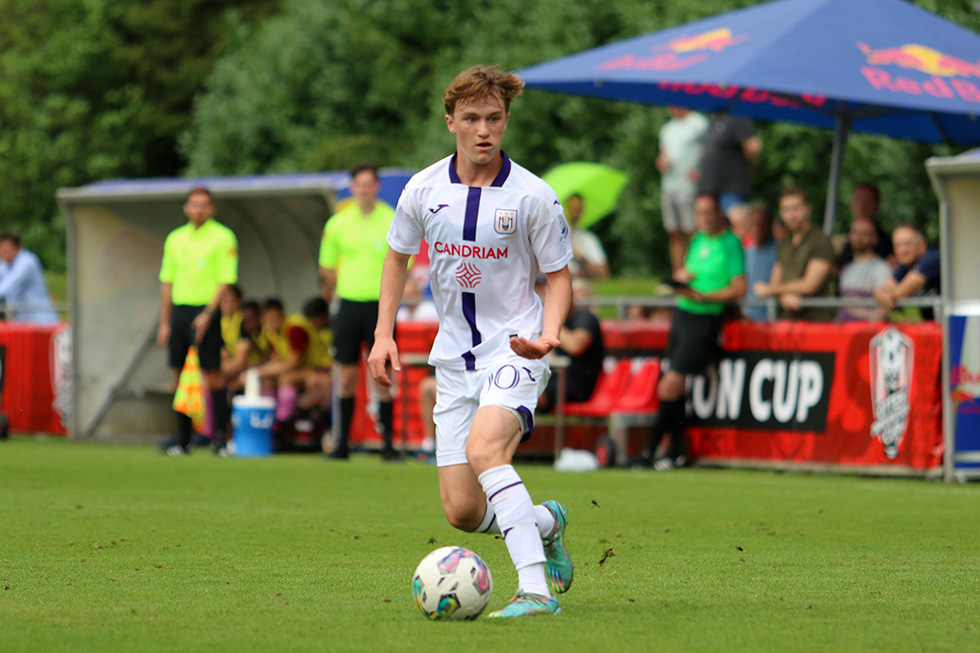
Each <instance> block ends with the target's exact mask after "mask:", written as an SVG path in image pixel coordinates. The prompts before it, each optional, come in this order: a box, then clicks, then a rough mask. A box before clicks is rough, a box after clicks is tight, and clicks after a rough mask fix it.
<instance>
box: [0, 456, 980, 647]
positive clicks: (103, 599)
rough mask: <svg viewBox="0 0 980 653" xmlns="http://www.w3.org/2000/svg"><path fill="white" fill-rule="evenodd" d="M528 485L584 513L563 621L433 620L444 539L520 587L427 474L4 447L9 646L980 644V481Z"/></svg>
mask: <svg viewBox="0 0 980 653" xmlns="http://www.w3.org/2000/svg"><path fill="white" fill-rule="evenodd" d="M519 471H520V473H521V474H522V475H523V477H524V479H525V480H526V482H527V484H528V487H529V488H530V490H531V495H532V496H533V497H534V499H535V501H538V502H540V501H542V500H544V499H548V498H558V499H560V500H561V501H563V502H565V503H566V504H567V505H568V506H569V510H570V512H569V517H570V520H571V524H570V527H569V531H568V533H569V535H568V542H569V548H570V552H571V553H572V555H573V558H574V559H575V562H576V565H577V571H576V579H575V584H574V586H573V587H572V589H571V591H570V592H569V593H568V594H566V595H565V596H564V597H563V598H562V609H563V613H562V614H560V615H558V616H555V617H548V618H544V617H542V618H536V619H528V620H518V621H511V620H500V621H490V620H487V619H483V618H481V619H480V620H478V621H476V622H461V623H456V622H446V623H434V622H429V621H427V620H426V619H424V618H423V617H422V615H421V614H420V613H419V612H418V611H417V609H416V608H415V606H414V604H413V602H412V599H411V595H410V590H409V584H410V580H411V574H412V571H413V570H414V568H415V566H416V564H417V563H418V561H419V560H421V558H422V557H423V556H424V555H425V554H426V553H428V552H429V551H431V550H432V549H434V548H436V547H438V546H443V545H448V544H461V545H464V546H467V547H469V548H472V549H474V550H476V551H477V552H478V553H479V554H480V555H481V556H483V557H484V559H485V560H486V561H487V562H488V564H489V565H490V568H491V570H492V572H493V575H494V587H495V590H494V599H493V601H492V602H491V606H490V609H496V608H498V607H500V606H502V605H503V604H504V603H505V602H506V600H507V599H508V598H509V596H510V595H511V594H512V592H513V590H514V589H515V586H516V574H515V572H514V571H513V568H512V567H511V564H510V561H509V558H508V557H507V553H506V550H505V547H504V544H503V543H502V542H501V541H499V540H497V539H494V538H490V537H487V536H478V535H470V534H466V533H460V532H457V531H454V530H453V529H452V528H451V527H450V526H449V525H448V524H446V522H445V520H444V519H443V517H442V513H441V509H440V506H439V500H438V488H437V481H436V473H435V469H434V468H432V467H429V466H425V465H421V464H417V463H408V464H403V465H391V464H388V465H385V464H382V463H381V462H380V461H379V460H377V459H376V458H374V457H355V458H354V459H352V460H351V461H350V462H349V463H347V464H344V463H333V462H328V461H325V460H323V459H322V458H320V457H318V456H312V455H305V456H304V455H277V456H274V457H271V458H264V459H228V460H223V459H217V458H214V457H212V456H210V455H208V454H205V453H198V454H196V455H194V456H191V457H189V458H177V459H174V458H168V457H166V456H162V455H160V454H159V453H157V452H156V451H155V450H153V449H151V448H148V447H110V446H105V445H99V444H90V443H78V442H68V441H64V440H61V439H49V440H35V439H28V438H15V439H13V440H11V441H8V442H0V650H3V651H67V650H72V651H88V650H91V651H95V650H98V651H107V650H109V651H123V650H179V651H195V650H199V651H251V650H275V651H302V650H314V649H316V650H371V651H375V650H376V651H412V650H425V651H434V650H443V651H457V650H458V651H471V650H486V651H511V650H538V649H540V650H553V651H605V650H616V651H648V650H662V651H679V650H692V651H722V650H724V651H731V650H744V651H766V650H771V651H854V650H860V651H903V650H929V651H931V650H935V651H941V650H948V651H964V650H978V649H980V601H978V600H977V595H978V590H980V556H978V554H977V550H978V547H977V534H978V531H980V529H978V523H977V514H978V509H977V506H978V500H980V487H977V486H963V485H959V486H947V485H941V484H938V483H930V482H925V481H919V480H891V479H889V480H885V479H867V478H853V477H837V476H805V475H791V474H776V473H767V472H748V471H721V470H678V471H674V472H671V473H668V474H656V473H653V472H633V471H621V470H616V471H602V472H596V473H590V474H560V473H556V472H554V471H552V470H551V469H550V468H548V467H544V466H535V465H523V466H519Z"/></svg>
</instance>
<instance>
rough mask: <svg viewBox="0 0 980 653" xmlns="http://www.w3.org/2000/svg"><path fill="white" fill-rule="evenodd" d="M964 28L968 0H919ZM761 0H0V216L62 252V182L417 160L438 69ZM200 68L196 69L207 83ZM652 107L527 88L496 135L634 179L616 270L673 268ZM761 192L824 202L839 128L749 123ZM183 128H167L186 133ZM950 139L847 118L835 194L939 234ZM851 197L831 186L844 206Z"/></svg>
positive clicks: (43, 249) (511, 65) (439, 84)
mask: <svg viewBox="0 0 980 653" xmlns="http://www.w3.org/2000/svg"><path fill="white" fill-rule="evenodd" d="M916 1H917V4H919V5H921V6H922V7H924V8H926V9H928V10H930V11H934V12H937V13H939V14H940V15H942V16H944V17H946V18H948V19H950V20H952V21H954V22H957V23H959V24H961V25H964V26H965V27H967V28H969V29H973V30H976V29H977V28H978V27H980V25H978V19H977V14H976V10H975V8H974V6H973V4H974V3H973V2H972V0H916ZM755 2H756V0H676V1H673V2H667V1H666V0H656V1H653V2H651V1H649V0H580V1H578V2H567V0H540V1H539V2H534V3H528V2H526V1H525V0H495V1H491V0H473V1H472V2H466V3H463V2H459V1H458V0H424V1H422V2H419V1H418V0H386V1H383V2H380V1H372V0H312V1H310V0H281V1H280V0H244V1H238V0H147V1H146V2H139V3H121V2H111V1H110V0H83V1H81V2H79V1H78V0H0V16H3V20H2V21H0V179H3V183H4V187H3V192H2V193H0V216H3V218H2V221H3V222H2V226H3V227H4V228H13V229H16V230H18V231H20V232H21V233H22V234H24V237H25V241H26V244H27V246H28V247H30V248H31V249H33V250H35V251H36V252H38V253H39V255H41V257H42V259H43V260H44V262H45V263H46V264H47V266H48V267H51V268H54V269H56V270H59V269H63V267H64V237H63V234H64V230H63V224H62V222H61V218H60V216H59V215H58V211H57V209H56V205H55V201H54V193H55V190H56V189H57V188H59V187H62V186H76V185H81V184H85V183H89V182H92V181H97V180H101V179H105V178H114V177H152V176H170V175H175V174H178V173H181V172H185V173H190V174H236V173H261V172H287V171H303V170H318V169H337V168H345V167H348V166H349V165H351V164H352V163H354V162H356V161H358V160H362V159H373V160H375V161H377V162H378V163H379V164H380V165H400V166H408V167H414V168H421V167H423V166H425V165H427V164H429V163H431V162H432V161H434V160H435V159H438V158H440V157H442V156H444V155H445V154H446V153H447V152H448V151H449V149H450V148H451V147H452V143H453V141H452V138H451V136H450V135H449V134H448V133H447V132H446V129H445V125H444V122H443V120H442V115H443V111H442V108H441V101H440V100H441V95H442V91H443V89H444V88H445V86H446V84H447V83H448V80H449V79H450V78H451V76H452V75H453V74H455V73H456V72H458V71H459V70H460V69H461V68H463V67H465V66H467V65H471V64H474V63H499V64H501V66H502V67H504V68H505V69H519V68H522V67H525V66H529V65H532V64H536V63H540V62H543V61H548V60H550V59H554V58H556V57H560V56H563V55H566V54H570V53H573V52H577V51H581V50H585V49H588V48H592V47H595V46H598V45H602V44H605V43H609V42H611V41H616V40H621V39H624V38H628V37H631V36H635V35H638V34H643V33H647V32H651V31H653V30H657V29H663V28H666V27H670V26H673V25H678V24H682V23H686V22H689V21H692V20H697V19H700V18H704V17H706V16H710V15H713V14H717V13H721V12H724V11H729V10H731V9H734V8H737V7H744V6H748V5H751V4H755ZM205 81H206V84H205ZM665 120H666V113H665V111H664V110H663V109H662V108H657V107H644V106H637V105H630V104H625V103H616V102H608V101H602V100H595V99H588V98H577V97H570V96H565V95H558V94H550V93H543V92H540V91H528V92H527V93H526V94H525V97H524V98H522V99H520V100H518V102H517V103H516V104H515V106H514V113H513V117H512V120H511V123H510V128H509V131H510V134H509V136H508V140H507V143H506V146H507V149H508V152H509V153H510V154H511V155H512V156H513V157H514V158H515V160H517V161H519V162H520V163H521V164H523V165H525V166H527V167H528V168H530V169H531V170H534V171H535V172H538V173H543V172H545V171H546V170H547V169H549V168H550V167H552V166H554V165H556V164H558V163H561V162H565V161H571V160H593V161H601V162H605V163H609V164H611V165H615V166H617V167H619V168H621V169H623V170H625V171H626V172H628V173H629V174H630V175H631V177H632V179H633V181H632V183H631V184H630V186H629V187H627V189H626V191H625V193H624V196H623V201H622V204H621V206H620V208H619V211H618V213H617V215H615V216H613V217H611V218H607V219H606V221H604V223H603V224H601V225H600V226H599V227H597V231H598V232H599V233H600V235H601V237H602V238H603V240H604V241H605V243H606V246H607V249H608V250H609V251H610V252H612V253H615V256H614V257H613V261H612V263H613V267H614V271H615V272H617V273H620V274H623V273H625V274H650V273H652V272H655V271H659V272H662V271H663V270H664V269H665V267H666V261H667V250H666V238H665V237H664V235H663V231H662V228H661V222H660V201H659V176H658V175H657V173H656V172H655V170H654V167H653V160H654V157H655V153H656V149H657V138H656V137H657V132H658V129H659V126H660V125H661V124H663V122H664V121H665ZM759 129H760V133H761V135H762V137H763V140H764V143H765V149H764V152H763V157H762V160H761V162H760V165H759V168H758V170H757V171H756V177H757V179H756V181H757V184H756V187H757V195H758V199H765V200H766V201H769V202H770V203H772V202H773V200H774V198H775V196H776V195H777V194H778V190H779V188H780V187H781V186H783V185H784V184H786V183H790V182H793V183H799V184H801V185H803V186H804V187H806V188H807V189H809V190H810V191H811V194H812V195H813V197H814V198H815V199H816V201H815V206H814V209H815V212H816V213H817V214H818V215H819V214H820V212H821V211H822V204H823V202H822V201H821V200H820V198H822V197H823V195H824V193H825V189H826V176H827V172H826V171H827V168H828V160H829V156H830V142H831V134H830V133H829V132H826V131H817V130H811V129H807V128H803V127H798V126H793V125H778V124H773V125H760V126H759ZM178 141H179V146H178ZM936 153H938V154H945V153H951V150H948V149H946V148H930V147H926V146H921V145H916V144H911V143H902V142H896V141H889V140H887V139H879V138H873V137H864V136H853V137H852V139H851V142H850V145H849V147H848V150H847V155H846V158H845V166H844V178H843V185H842V194H841V197H844V198H846V197H847V196H848V194H849V193H850V190H851V189H852V188H853V187H854V185H855V184H856V183H858V182H859V181H860V180H865V179H870V180H871V181H875V182H877V183H878V184H879V186H880V187H881V189H882V194H883V198H884V211H885V214H886V222H888V223H889V224H894V223H896V222H898V221H906V220H911V221H913V222H916V223H918V224H920V225H924V226H925V227H926V229H927V232H928V233H929V234H930V236H931V237H932V238H933V239H935V237H936V236H937V234H936V227H935V225H936V201H935V198H934V196H933V193H932V189H931V188H930V186H929V184H928V180H927V177H926V174H925V170H924V168H923V166H922V162H923V160H924V158H926V157H927V156H929V155H931V154H936ZM841 208H843V204H842V205H841Z"/></svg>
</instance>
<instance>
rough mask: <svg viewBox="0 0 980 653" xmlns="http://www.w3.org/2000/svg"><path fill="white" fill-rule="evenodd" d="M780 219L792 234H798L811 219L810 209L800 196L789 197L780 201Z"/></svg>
mask: <svg viewBox="0 0 980 653" xmlns="http://www.w3.org/2000/svg"><path fill="white" fill-rule="evenodd" d="M779 217H780V218H782V219H783V224H785V225H786V228H787V229H789V230H790V233H794V234H795V233H798V232H799V231H800V230H801V229H802V228H803V226H804V225H805V224H806V221H807V220H809V219H810V207H809V206H807V204H806V202H804V201H803V198H802V197H800V196H799V195H787V196H786V197H784V198H782V199H780V200H779Z"/></svg>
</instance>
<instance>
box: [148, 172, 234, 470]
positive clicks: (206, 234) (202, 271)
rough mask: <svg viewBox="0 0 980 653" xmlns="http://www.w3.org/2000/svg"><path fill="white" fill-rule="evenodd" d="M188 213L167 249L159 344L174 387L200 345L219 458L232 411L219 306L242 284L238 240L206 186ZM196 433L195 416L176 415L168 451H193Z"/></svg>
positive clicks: (190, 197)
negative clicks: (165, 352) (223, 362)
mask: <svg viewBox="0 0 980 653" xmlns="http://www.w3.org/2000/svg"><path fill="white" fill-rule="evenodd" d="M184 213H185V215H186V216H187V219H188V222H187V224H186V225H184V226H183V227H178V228H177V229H175V230H174V231H172V232H171V233H170V235H169V236H167V240H166V241H165V242H164V245H163V262H162V263H161V265H160V326H159V328H158V329H157V342H158V343H160V345H162V346H166V347H168V348H169V350H170V367H171V369H173V373H174V387H176V386H177V382H178V380H179V378H180V371H181V370H182V369H183V367H184V359H185V358H186V357H187V351H188V349H189V348H190V347H191V345H196V346H197V350H198V356H199V358H200V361H201V370H202V373H203V376H204V379H205V381H206V387H207V388H208V391H209V392H210V398H211V407H212V409H213V411H214V415H213V418H212V423H213V425H214V429H213V430H214V432H213V437H212V440H211V442H212V445H211V446H212V448H213V450H214V452H215V453H216V454H217V455H220V456H227V450H226V449H225V440H226V434H227V428H228V419H229V417H230V409H229V405H228V393H227V391H226V389H225V377H224V374H223V373H222V371H221V348H222V338H221V309H220V305H221V300H222V298H223V297H224V295H225V293H226V292H228V286H230V285H231V284H233V283H235V282H236V281H238V239H237V238H235V234H234V232H232V230H231V229H229V228H228V227H226V226H224V225H223V224H221V223H219V222H218V221H217V220H215V219H214V213H215V207H214V199H213V198H212V197H211V193H210V192H209V191H208V190H207V189H206V188H202V187H198V188H193V189H192V190H191V191H190V193H188V194H187V201H186V202H185V203H184ZM175 412H176V411H175ZM192 434H193V424H192V422H191V418H190V417H188V416H187V415H184V414H183V413H180V412H177V437H176V439H175V441H174V442H172V443H171V444H170V446H168V448H167V453H168V454H169V455H171V456H180V455H184V454H186V453H189V452H190V449H189V447H190V442H191V436H192Z"/></svg>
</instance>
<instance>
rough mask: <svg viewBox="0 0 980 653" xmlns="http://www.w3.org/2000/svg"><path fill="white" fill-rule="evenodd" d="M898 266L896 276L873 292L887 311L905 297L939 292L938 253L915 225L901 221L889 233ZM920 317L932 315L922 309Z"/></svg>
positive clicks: (924, 317)
mask: <svg viewBox="0 0 980 653" xmlns="http://www.w3.org/2000/svg"><path fill="white" fill-rule="evenodd" d="M892 242H893V244H894V245H895V259H896V261H897V262H898V268H897V269H896V270H895V276H894V277H893V278H891V279H889V280H888V281H886V282H885V283H884V284H882V285H881V286H879V287H878V288H876V289H875V291H874V293H873V295H874V298H875V299H876V300H878V303H879V304H880V305H882V306H884V307H885V308H887V309H888V310H892V309H893V308H895V301H896V300H898V299H902V298H904V297H925V296H935V295H938V294H939V292H940V282H941V278H940V271H941V267H942V266H941V265H940V258H939V252H938V251H936V250H934V249H929V248H928V246H927V244H926V237H925V235H924V234H923V233H922V232H921V231H920V230H919V228H918V227H916V226H915V225H911V224H902V225H899V226H898V227H896V228H895V231H894V232H893V234H892ZM921 313H922V318H923V319H925V320H932V319H933V318H934V315H933V310H932V309H931V308H923V309H921Z"/></svg>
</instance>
